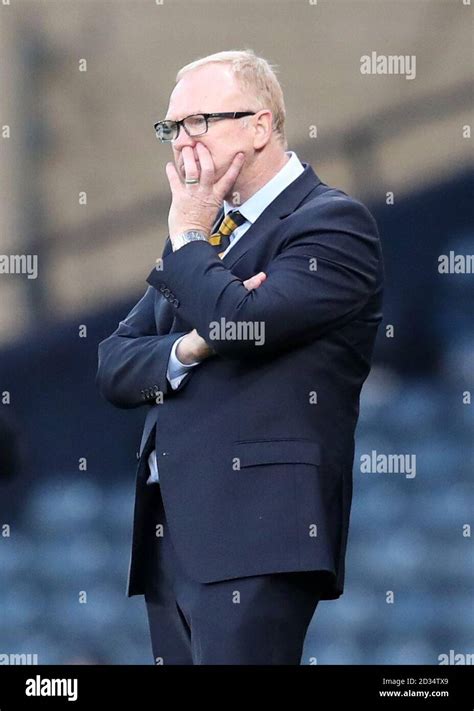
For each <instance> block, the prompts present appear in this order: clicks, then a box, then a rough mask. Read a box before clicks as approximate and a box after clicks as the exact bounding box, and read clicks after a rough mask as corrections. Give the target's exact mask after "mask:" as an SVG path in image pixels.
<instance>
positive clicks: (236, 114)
mask: <svg viewBox="0 0 474 711" xmlns="http://www.w3.org/2000/svg"><path fill="white" fill-rule="evenodd" d="M256 113H257V112H256V111H224V112H222V111H221V112H217V113H213V114H190V115H189V116H185V117H184V118H183V119H181V121H171V119H164V120H163V121H157V122H156V123H155V124H153V128H154V129H155V135H156V137H157V139H158V140H159V141H160V142H161V143H171V142H172V141H175V140H176V139H177V138H178V136H179V130H180V128H181V126H182V127H183V128H184V130H185V131H186V133H187V134H188V136H189V137H190V138H195V137H196V136H204V134H205V133H207V131H208V128H209V124H208V121H209V119H214V118H217V119H237V118H243V117H244V116H255V114H256ZM193 116H202V117H203V118H204V120H205V122H206V129H205V130H204V131H203V132H202V133H195V134H193V135H192V136H191V135H190V134H189V133H188V131H187V130H186V126H185V125H184V122H185V121H186V120H187V119H189V118H192V117H193ZM164 123H172V124H175V126H177V129H178V130H177V132H176V136H175V137H174V138H170V139H169V140H166V139H165V140H163V139H162V138H160V136H159V135H158V126H159V125H160V124H164Z"/></svg>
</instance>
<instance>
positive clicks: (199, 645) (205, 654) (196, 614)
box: [145, 484, 320, 665]
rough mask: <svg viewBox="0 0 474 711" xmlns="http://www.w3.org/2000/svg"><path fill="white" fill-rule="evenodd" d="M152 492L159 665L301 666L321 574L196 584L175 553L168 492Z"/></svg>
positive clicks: (151, 594)
mask: <svg viewBox="0 0 474 711" xmlns="http://www.w3.org/2000/svg"><path fill="white" fill-rule="evenodd" d="M150 489H152V491H150V497H151V501H150V503H151V506H150V511H151V514H150V520H149V521H148V532H149V533H148V536H147V541H148V550H147V564H148V567H147V576H146V589H145V601H146V607H147V614H148V621H149V626H150V635H151V644H152V649H153V657H154V663H155V664H239V665H246V664H300V660H301V652H302V649H303V643H304V638H305V635H306V630H307V628H308V625H309V623H310V622H311V618H312V616H313V613H314V611H315V609H316V606H317V604H318V601H319V598H320V593H319V589H318V587H319V586H318V579H317V575H315V574H314V573H312V572H292V573H273V574H268V575H254V576H250V577H246V578H235V579H233V580H225V581H220V582H215V583H199V582H197V581H195V580H192V579H191V578H190V577H189V576H188V575H187V574H186V572H185V570H184V569H183V567H182V565H181V563H180V560H179V558H178V557H177V554H176V551H175V549H174V547H173V543H172V541H171V537H170V531H169V528H168V525H167V521H166V516H165V511H164V508H163V501H162V498H161V493H160V486H159V485H158V484H153V485H152V487H150ZM157 524H162V525H163V535H162V536H156V535H155V532H156V525H157Z"/></svg>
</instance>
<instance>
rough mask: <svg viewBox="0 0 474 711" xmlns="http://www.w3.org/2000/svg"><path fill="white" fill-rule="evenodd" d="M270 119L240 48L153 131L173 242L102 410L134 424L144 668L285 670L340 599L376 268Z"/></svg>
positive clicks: (364, 230) (365, 222) (196, 83)
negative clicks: (164, 158) (321, 610)
mask: <svg viewBox="0 0 474 711" xmlns="http://www.w3.org/2000/svg"><path fill="white" fill-rule="evenodd" d="M198 112H203V113H202V114H198ZM206 112H207V113H206ZM215 112H219V114H218V115H216V113H215ZM211 114H212V115H211ZM284 118H285V111H284V104H283V96H282V93H281V88H280V85H279V83H278V80H277V78H276V76H275V74H274V72H273V69H272V68H271V67H270V65H268V63H267V62H266V61H265V60H264V59H262V58H259V57H256V56H255V55H254V54H253V52H251V51H250V50H246V51H244V52H225V53H219V54H217V55H212V56H211V57H207V58H204V59H203V60H198V61H197V62H194V63H192V64H191V65H187V66H186V67H184V68H183V69H182V70H181V71H180V72H179V73H178V76H177V84H176V86H175V88H174V90H173V93H172V95H171V98H170V104H169V108H168V114H167V117H166V119H165V120H163V121H160V122H158V124H156V126H155V129H156V132H157V135H158V137H159V138H160V139H161V140H162V141H163V142H166V141H171V143H172V147H173V153H174V160H175V165H173V164H172V163H169V164H167V166H166V173H167V177H168V180H169V183H170V187H171V192H172V204H171V208H170V213H169V219H168V226H169V236H168V239H167V241H166V244H165V248H164V251H163V253H162V256H161V258H159V259H158V260H157V264H156V267H154V268H153V270H152V272H151V273H150V275H149V276H148V279H147V282H148V284H149V286H148V289H147V290H146V292H145V294H144V296H143V297H142V299H141V300H140V301H139V302H138V303H137V304H136V306H135V307H134V308H133V309H132V311H131V312H130V313H129V315H128V316H127V317H126V318H125V319H124V321H122V322H121V323H120V325H119V327H118V329H117V330H116V331H115V332H114V333H113V334H112V335H111V336H110V337H109V338H107V339H106V340H105V341H103V342H102V343H101V344H100V347H99V369H98V376H97V380H98V385H99V387H100V390H101V392H102V394H103V395H104V397H105V398H107V399H108V400H109V401H110V402H112V403H113V404H114V405H116V406H117V407H123V408H131V407H138V406H144V407H145V408H146V409H147V410H148V412H147V416H146V420H145V425H144V431H143V435H142V441H141V446H140V461H139V464H138V471H137V482H136V501H135V513H134V530H133V541H132V555H131V561H130V570H129V581H128V589H127V592H128V595H129V596H132V595H138V594H144V595H145V599H146V604H147V611H148V618H149V624H150V632H151V638H152V647H153V653H154V656H155V661H156V663H164V664H299V663H300V659H301V653H302V648H303V643H304V638H305V634H306V630H307V627H308V625H309V623H310V621H311V618H312V615H313V613H314V611H315V609H316V606H317V604H318V602H319V601H320V600H329V599H336V598H338V597H339V596H340V595H341V594H342V592H343V587H344V560H345V553H346V543H347V535H348V524H349V511H350V506H351V494H352V464H353V457H354V431H355V426H356V423H357V418H358V409H359V394H360V390H361V387H362V384H363V382H364V380H365V379H366V377H367V375H368V373H369V370H370V361H371V356H372V349H373V345H374V339H375V335H376V331H377V327H378V325H379V323H380V321H381V317H382V316H381V298H382V280H383V267H382V257H381V251H380V244H379V239H378V235H377V228H376V225H375V222H374V220H373V218H372V216H371V215H370V213H369V211H368V210H367V209H366V208H365V207H364V206H363V205H362V204H361V203H360V202H358V201H356V200H354V199H352V198H350V197H348V196H347V195H346V194H345V193H343V192H342V191H340V190H337V189H333V188H330V187H328V186H327V185H326V184H324V183H323V182H321V180H320V179H319V178H318V177H317V175H316V174H315V173H314V171H313V169H312V168H311V166H310V165H308V164H307V163H304V162H303V163H301V162H300V161H299V159H298V157H297V156H296V154H295V153H294V152H292V151H287V150H286V148H287V143H286V138H285V132H284Z"/></svg>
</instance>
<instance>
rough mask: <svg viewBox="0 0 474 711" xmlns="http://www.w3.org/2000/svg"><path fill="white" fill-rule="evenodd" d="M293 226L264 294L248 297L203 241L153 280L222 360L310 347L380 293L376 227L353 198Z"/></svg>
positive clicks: (305, 215) (174, 255)
mask: <svg viewBox="0 0 474 711" xmlns="http://www.w3.org/2000/svg"><path fill="white" fill-rule="evenodd" d="M288 220H289V221H290V220H291V223H290V222H289V228H288V232H289V236H288V237H287V238H286V240H285V242H284V244H283V246H282V249H281V251H280V252H279V254H277V256H276V257H275V258H274V259H273V260H272V261H271V262H270V264H269V266H268V268H267V269H266V270H265V271H266V274H267V278H266V280H265V281H264V282H263V284H262V285H261V286H260V287H259V288H258V289H253V290H252V291H247V289H246V288H245V287H244V285H243V280H241V279H240V278H238V277H237V276H235V275H234V274H232V272H231V271H230V270H229V269H227V268H226V267H225V265H224V264H223V263H222V262H221V260H220V259H219V258H218V257H217V256H216V253H215V250H214V248H213V247H212V246H211V245H210V244H209V243H207V242H203V241H194V242H190V243H189V244H187V245H185V246H183V247H182V248H180V249H178V250H176V251H175V252H171V253H168V255H167V256H165V257H164V259H163V269H162V270H161V271H157V270H153V271H152V272H151V274H150V275H149V276H148V279H147V281H148V283H149V284H151V285H152V286H154V287H155V288H156V289H160V288H163V286H164V287H165V288H168V289H170V291H171V292H173V294H174V295H175V296H176V297H178V299H179V308H178V313H180V314H181V315H182V317H183V318H184V319H185V320H186V321H187V322H188V323H192V324H193V326H194V327H195V328H196V329H197V331H198V333H199V334H200V335H201V336H202V338H204V339H205V340H206V341H207V342H208V344H209V345H210V346H211V347H212V348H213V349H214V350H215V351H216V353H217V354H218V355H221V356H228V357H233V358H245V357H248V356H250V357H252V356H255V355H260V354H267V355H268V354H274V353H276V352H278V351H280V350H284V349H288V348H293V347H296V346H298V345H299V344H303V343H305V342H309V341H312V340H314V339H316V338H318V337H321V336H322V335H323V334H324V333H326V332H327V331H329V330H331V329H335V328H338V327H340V326H342V325H344V324H345V323H346V322H348V321H350V320H351V319H353V318H356V316H357V314H358V313H359V312H360V310H361V309H362V308H363V307H364V305H365V304H366V303H367V302H368V300H369V299H370V297H371V296H372V294H373V293H374V291H375V290H376V288H377V287H378V284H379V282H380V269H381V251H380V243H379V238H378V233H377V227H376V224H375V221H374V219H373V217H372V215H371V214H370V212H369V211H368V210H367V208H365V206H364V205H362V204H361V203H359V202H358V201H356V200H353V199H351V198H349V197H340V198H332V199H331V200H327V201H326V203H324V204H322V205H318V206H317V209H315V207H311V205H309V206H304V208H303V209H301V210H300V211H298V212H297V213H294V215H292V216H291V217H290V218H288ZM250 276H252V275H251V274H248V275H246V276H245V278H249V277H250ZM239 329H240V330H239Z"/></svg>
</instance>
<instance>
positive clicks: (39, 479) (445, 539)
mask: <svg viewBox="0 0 474 711" xmlns="http://www.w3.org/2000/svg"><path fill="white" fill-rule="evenodd" d="M0 40H1V41H0V96H1V114H0V116H1V119H0V124H1V131H2V139H1V142H0V151H1V160H0V189H1V201H0V244H1V249H0V252H1V254H2V255H13V254H30V255H37V256H38V277H37V278H36V279H34V278H31V279H29V278H28V277H27V276H26V275H25V274H6V273H2V274H0V531H1V534H2V535H1V536H0V580H1V584H0V653H3V654H4V653H29V654H37V655H38V661H39V663H43V664H52V663H57V664H65V663H75V662H77V663H108V664H142V663H143V664H151V663H152V653H151V647H150V643H149V637H148V627H147V622H146V615H145V607H144V600H143V597H133V598H131V599H128V598H126V597H125V584H126V576H127V569H128V561H129V546H130V537H131V521H132V510H133V495H134V480H135V468H136V458H135V456H136V455H135V453H136V450H137V448H138V444H139V438H140V432H141V425H142V421H143V417H144V410H143V408H137V409H136V410H130V411H124V410H122V411H120V410H116V409H114V408H113V407H112V406H111V405H109V404H108V403H106V402H104V401H102V400H101V398H100V396H99V394H98V392H97V391H96V388H95V384H94V378H95V371H96V364H97V344H98V342H99V341H100V340H102V339H103V338H105V337H106V336H108V335H109V334H110V333H111V332H112V330H114V329H115V328H116V326H117V325H118V321H119V320H120V319H121V318H123V317H124V316H125V315H126V313H128V311H129V310H130V308H131V307H132V306H133V305H134V304H135V302H136V301H137V300H138V299H139V298H140V297H141V296H142V294H143V293H144V291H145V288H146V283H145V278H146V276H147V275H148V273H149V271H150V268H151V266H152V265H153V264H154V261H155V259H156V257H157V256H158V255H159V254H161V248H162V246H163V244H164V240H165V238H166V236H167V214H168V208H169V202H170V195H169V188H168V183H167V179H166V176H165V173H164V166H165V163H166V161H167V160H169V159H170V157H171V149H170V148H169V147H165V146H162V145H161V144H159V142H158V141H157V140H156V138H155V136H154V132H153V123H154V122H155V121H156V120H158V119H160V118H164V116H165V113H166V110H167V103H168V98H169V95H170V93H171V91H172V88H173V86H174V80H175V75H176V72H177V71H178V69H179V68H180V67H181V66H182V65H184V64H186V63H187V62H190V61H192V60H193V59H196V58H198V57H201V56H204V55H207V54H211V53H213V52H217V51H221V50H226V49H245V48H252V49H253V50H254V51H255V52H256V54H259V55H261V56H263V57H265V58H266V59H267V60H268V61H270V62H271V63H272V64H273V65H276V67H277V71H278V76H279V78H280V81H281V84H282V87H283V91H284V94H285V99H286V108H287V134H288V143H289V146H288V147H289V149H291V150H294V151H296V153H297V154H298V156H299V158H300V160H303V161H305V162H308V163H310V164H311V165H312V166H313V168H314V170H315V171H316V173H317V174H318V175H319V177H320V178H321V179H322V180H323V181H324V182H326V183H328V184H331V185H334V186H337V187H339V188H341V189H343V190H344V191H345V192H348V193H350V194H352V195H354V196H355V197H357V198H359V199H361V200H363V201H365V202H366V204H367V205H368V206H369V207H370V209H371V210H372V212H373V214H374V216H375V217H376V220H377V222H378V225H379V230H380V233H381V238H382V244H383V249H384V255H385V262H386V279H387V282H386V291H385V308H384V322H383V325H382V326H381V328H380V331H379V338H378V343H377V347H376V352H375V358H374V367H373V370H372V373H371V375H370V377H369V379H368V381H367V383H366V385H365V387H364V389H363V395H362V399H361V416H360V421H359V426H358V438H357V450H356V457H355V462H354V501H353V509H352V519H351V520H352V528H351V532H350V537H349V547H348V557H347V580H346V589H345V593H344V595H343V597H342V598H341V599H340V600H339V601H336V602H329V601H328V602H325V603H321V605H320V606H319V607H318V610H317V612H316V614H315V617H314V620H313V622H312V624H311V627H310V630H309V633H308V637H307V641H306V645H305V651H304V654H303V663H305V664H308V663H315V662H317V663H318V664H385V663H388V664H437V663H438V657H439V655H440V654H448V655H449V652H450V650H453V651H454V653H464V654H467V653H472V652H473V651H474V645H473V628H474V625H473V617H474V613H473V605H472V601H473V582H474V566H473V557H472V546H473V542H472V541H473V539H472V535H471V533H470V528H469V527H470V526H472V524H473V520H472V513H473V509H474V507H473V503H474V496H473V476H472V475H473V464H474V454H473V448H472V439H473V424H474V410H473V405H472V404H471V393H472V389H473V363H474V331H473V313H474V297H473V289H472V280H473V276H472V274H469V273H450V274H443V273H440V272H439V269H438V258H439V256H440V255H443V254H445V255H449V253H450V251H452V252H453V253H455V254H457V255H464V256H466V255H469V254H470V253H472V252H473V251H474V250H473V234H474V227H473V221H472V211H473V208H472V205H473V203H472V197H473V194H472V186H473V173H474V169H473V160H472V158H473V155H472V139H471V138H470V130H471V129H470V128H469V127H470V126H471V124H472V98H473V88H474V83H473V77H472V66H473V64H472V60H473V45H472V7H471V6H470V5H466V4H465V3H464V1H463V0H410V1H408V0H319V1H318V2H314V0H257V1H255V0H253V1H252V2H250V1H248V0H219V1H215V0H212V1H211V0H186V1H184V0H163V2H160V1H156V0H109V1H108V2H104V1H102V0H94V2H92V1H89V0H76V2H74V3H73V2H70V1H69V0H12V1H11V3H10V4H5V2H3V3H0ZM371 52H377V53H378V54H385V55H410V56H411V55H415V56H416V77H415V78H414V79H407V78H406V77H405V76H401V75H377V76H374V75H363V74H361V71H360V59H361V56H363V55H370V54H371ZM84 69H86V70H85V71H84ZM314 127H316V131H315V130H314ZM315 134H316V135H315ZM0 256H1V255H0ZM373 450H375V451H377V452H384V453H402V454H405V453H406V454H410V455H416V458H417V471H416V477H413V478H407V477H405V476H404V475H403V474H382V473H378V474H364V473H362V472H361V468H360V457H361V456H362V455H363V454H365V453H370V452H372V451H373ZM389 591H392V592H393V596H394V598H393V603H391V602H390V601H389V602H387V594H389ZM83 592H86V593H87V602H86V603H84V602H81V593H83ZM388 599H389V600H390V598H388Z"/></svg>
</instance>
